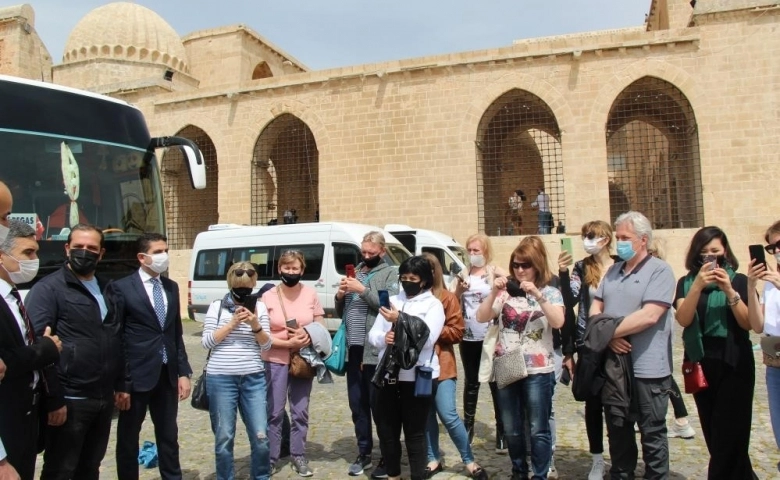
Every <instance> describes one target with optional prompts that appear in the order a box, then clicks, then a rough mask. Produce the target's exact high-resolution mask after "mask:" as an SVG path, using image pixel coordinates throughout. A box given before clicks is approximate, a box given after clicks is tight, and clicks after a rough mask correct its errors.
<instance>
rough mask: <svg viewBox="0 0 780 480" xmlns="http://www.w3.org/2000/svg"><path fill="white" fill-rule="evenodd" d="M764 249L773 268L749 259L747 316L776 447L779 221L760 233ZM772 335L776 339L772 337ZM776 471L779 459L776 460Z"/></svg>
mask: <svg viewBox="0 0 780 480" xmlns="http://www.w3.org/2000/svg"><path fill="white" fill-rule="evenodd" d="M764 240H766V243H767V246H766V247H764V249H765V250H766V252H767V253H769V254H770V255H773V256H774V259H775V268H774V269H769V268H768V266H767V265H766V264H764V263H759V264H756V261H755V260H751V261H750V264H749V265H748V297H747V304H748V319H749V320H750V327H751V328H752V329H753V331H755V332H756V333H762V334H764V335H765V336H766V337H770V338H766V339H764V338H762V341H761V346H762V349H763V350H764V355H763V357H764V364H765V365H766V391H767V396H768V397H769V417H770V419H771V420H772V430H773V431H774V434H775V442H776V443H777V446H778V448H780V356H778V351H777V350H778V348H777V344H778V343H780V338H776V337H780V221H777V222H775V223H773V224H772V226H771V227H769V229H768V230H767V231H766V234H765V235H764ZM759 280H763V281H764V294H763V295H762V296H761V298H760V299H759V296H758V294H757V293H756V291H757V287H758V281H759ZM773 338H775V339H776V340H777V341H773V340H772V339H773ZM777 469H778V471H780V463H778V464H777Z"/></svg>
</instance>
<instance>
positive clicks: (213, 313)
mask: <svg viewBox="0 0 780 480" xmlns="http://www.w3.org/2000/svg"><path fill="white" fill-rule="evenodd" d="M220 305H221V306H222V308H221V309H220ZM232 308H233V304H232V302H230V301H229V300H226V299H223V300H216V301H214V302H213V303H212V304H211V306H210V307H209V311H208V313H206V320H205V321H204V323H203V337H202V339H201V344H202V345H203V347H204V348H210V349H211V357H210V358H209V360H208V365H207V366H206V373H208V374H209V375H249V374H252V373H257V372H262V371H264V370H265V367H264V364H263V360H262V359H261V358H260V352H261V351H262V350H267V349H269V348H271V342H268V343H267V344H266V345H262V346H261V345H259V344H258V343H257V340H256V339H255V334H254V333H252V327H251V326H250V325H248V324H246V323H241V324H239V325H238V326H237V327H236V328H234V329H233V331H231V332H230V333H229V334H228V335H227V336H226V337H225V338H224V339H222V341H221V342H219V343H217V342H216V340H215V339H214V332H215V331H216V330H217V329H218V328H220V327H222V326H224V325H225V324H226V323H228V322H229V321H230V319H231V318H233V312H231V311H230V310H231V309H232ZM218 311H219V312H218ZM256 312H257V316H258V318H259V319H260V324H261V325H262V326H263V329H264V330H265V331H266V332H267V331H268V310H267V309H266V308H265V305H263V303H262V302H257V310H256ZM218 313H219V316H218V315H217V314H218Z"/></svg>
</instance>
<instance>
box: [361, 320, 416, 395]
mask: <svg viewBox="0 0 780 480" xmlns="http://www.w3.org/2000/svg"><path fill="white" fill-rule="evenodd" d="M393 332H394V333H395V338H394V340H393V345H391V346H390V347H389V348H387V349H385V353H384V354H383V355H382V358H381V359H380V360H379V364H378V365H377V367H376V371H375V372H374V377H373V378H372V379H371V382H373V383H374V385H376V386H377V387H380V388H381V387H384V386H385V383H386V382H387V380H388V379H395V378H397V377H398V372H399V370H401V369H404V370H406V369H410V368H412V367H414V366H415V365H417V359H418V358H419V357H420V352H421V351H422V349H423V347H424V346H425V342H427V341H428V336H429V335H430V333H431V331H430V329H429V328H428V325H427V324H426V323H425V322H424V321H423V320H421V319H420V318H417V317H414V316H412V315H409V314H408V313H404V312H400V313H399V314H398V321H396V322H395V326H394V327H393Z"/></svg>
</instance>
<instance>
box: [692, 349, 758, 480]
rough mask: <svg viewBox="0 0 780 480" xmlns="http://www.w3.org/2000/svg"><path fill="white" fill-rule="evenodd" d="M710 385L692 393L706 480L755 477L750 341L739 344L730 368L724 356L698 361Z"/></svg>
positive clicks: (753, 376) (752, 380) (731, 479)
mask: <svg viewBox="0 0 780 480" xmlns="http://www.w3.org/2000/svg"><path fill="white" fill-rule="evenodd" d="M701 366H702V369H703V370H704V376H705V377H706V378H707V383H708V384H709V387H708V388H707V389H705V390H703V391H701V392H699V393H697V394H695V395H694V396H693V398H694V400H696V409H697V410H698V411H699V420H701V430H702V433H703V434H704V440H705V441H706V442H707V450H709V452H710V462H709V470H708V473H707V478H708V479H709V480H715V479H718V480H738V479H739V480H743V479H744V480H750V479H751V478H755V474H754V473H753V466H752V465H751V463H750V455H749V454H748V452H749V448H750V427H751V424H752V421H753V390H754V387H755V385H756V365H755V360H754V359H753V351H752V349H751V348H750V345H749V344H748V345H745V346H741V347H740V351H739V363H738V364H737V368H732V367H730V366H729V365H727V364H726V363H725V362H724V361H723V360H720V359H717V358H708V357H704V358H703V359H702V361H701Z"/></svg>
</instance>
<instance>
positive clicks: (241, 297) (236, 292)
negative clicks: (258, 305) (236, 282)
mask: <svg viewBox="0 0 780 480" xmlns="http://www.w3.org/2000/svg"><path fill="white" fill-rule="evenodd" d="M230 293H231V294H232V295H233V300H235V301H236V303H244V301H245V300H246V297H248V296H249V295H252V289H251V288H249V287H236V288H234V289H233V290H231V291H230Z"/></svg>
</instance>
